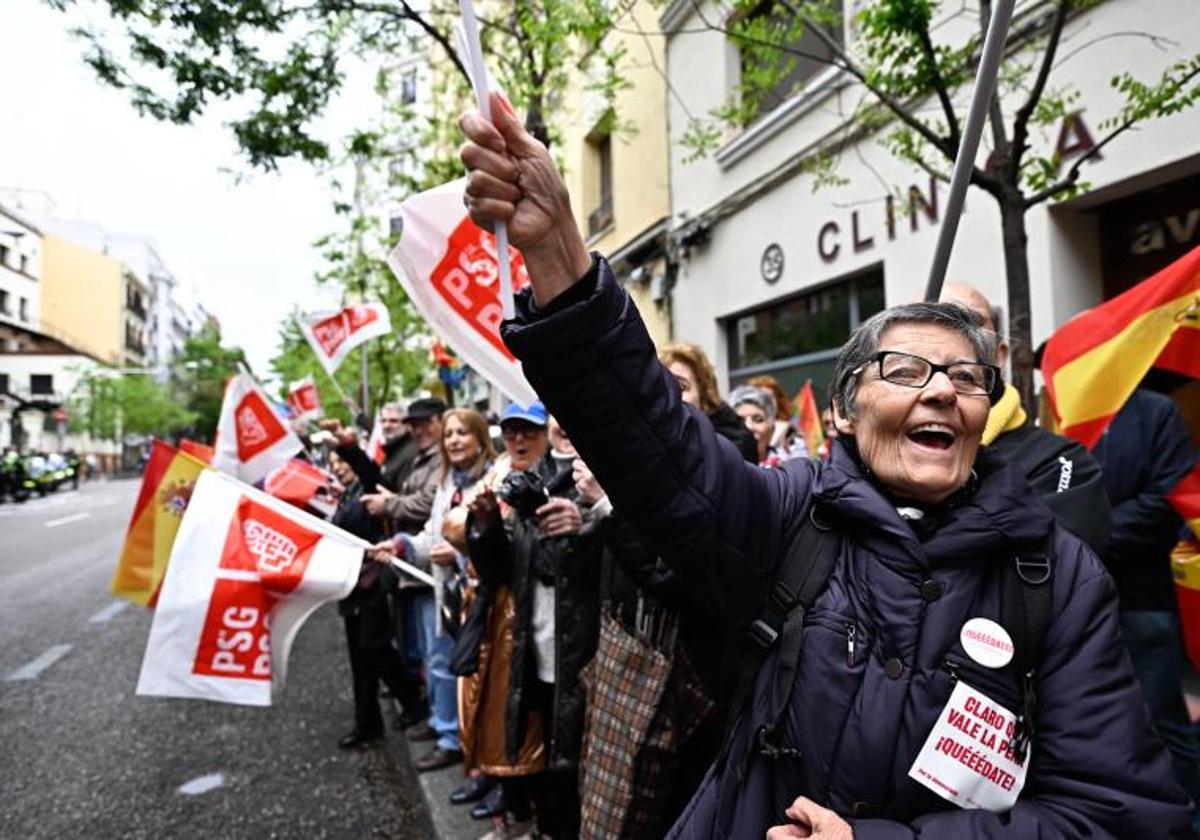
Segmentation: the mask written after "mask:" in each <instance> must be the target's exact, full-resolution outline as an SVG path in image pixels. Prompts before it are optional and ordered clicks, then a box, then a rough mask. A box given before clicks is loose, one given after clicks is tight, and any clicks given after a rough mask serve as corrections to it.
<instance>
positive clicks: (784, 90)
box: [733, 0, 844, 125]
mask: <svg viewBox="0 0 1200 840" xmlns="http://www.w3.org/2000/svg"><path fill="white" fill-rule="evenodd" d="M831 6H832V8H831V14H835V15H837V17H838V20H836V21H826V22H824V23H823V29H824V31H825V32H826V33H828V34H829V35H830V36H831V37H832V38H833V39H834V40H835V41H837V42H838V43H842V42H843V39H844V32H843V30H844V26H843V22H842V19H841V18H842V9H843V0H837V2H835V3H833V4H831ZM794 8H795V5H794V4H792V3H782V2H779V0H763V2H761V3H759V4H758V5H757V6H755V7H754V8H753V9H752V10H751V11H750V12H749V13H747V14H746V15H744V16H743V17H742V18H741V19H740V20H735V21H733V24H734V26H735V27H736V29H737V30H738V31H739V32H743V33H745V36H746V37H744V38H738V37H736V36H734V37H733V43H734V45H735V46H736V47H737V50H738V57H739V70H740V73H741V75H740V77H739V80H738V81H739V83H740V82H741V80H743V79H748V78H752V77H755V76H760V75H762V73H763V72H764V70H769V72H770V73H771V74H772V75H777V76H778V81H776V82H775V84H774V85H773V86H772V87H771V88H770V90H765V91H764V90H756V91H755V92H756V93H757V94H759V95H758V97H757V99H758V101H757V102H756V103H755V107H754V110H753V111H752V112H750V113H746V114H743V115H742V116H743V118H744V119H745V124H746V125H750V124H752V123H754V122H755V121H756V120H758V119H759V118H760V117H762V116H764V115H766V114H769V113H770V112H771V111H774V110H775V109H776V108H778V107H779V106H780V105H782V104H783V103H784V102H786V101H788V100H789V99H791V98H792V97H793V96H794V95H795V94H796V93H798V92H799V90H800V88H802V87H803V86H804V84H805V82H807V81H808V80H809V79H812V78H813V77H814V76H817V75H819V74H820V73H822V72H824V71H825V70H826V69H828V68H829V67H830V66H831V65H832V63H833V58H834V55H833V51H832V50H831V49H830V48H829V47H828V46H827V45H826V44H825V42H824V41H823V40H822V39H821V38H820V37H818V36H817V35H815V34H813V32H812V31H811V29H810V28H809V27H808V26H805V27H803V30H804V31H803V34H802V35H801V36H800V37H799V38H798V39H796V38H794V37H791V36H790V33H791V31H792V30H794V29H795V28H796V27H795V15H794V12H793V11H792V10H793V9H794ZM781 39H783V40H785V42H786V49H776V48H773V47H763V46H762V44H763V43H764V42H765V43H768V44H770V43H777V42H779V41H780V40H781Z"/></svg>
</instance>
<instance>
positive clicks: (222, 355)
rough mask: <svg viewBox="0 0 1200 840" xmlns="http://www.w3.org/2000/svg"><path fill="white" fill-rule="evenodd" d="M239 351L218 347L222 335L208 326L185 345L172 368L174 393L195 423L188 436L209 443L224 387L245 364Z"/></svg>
mask: <svg viewBox="0 0 1200 840" xmlns="http://www.w3.org/2000/svg"><path fill="white" fill-rule="evenodd" d="M245 362H246V354H245V353H244V352H243V351H242V349H241V348H240V347H226V346H224V345H223V344H222V343H221V331H220V329H218V328H217V327H216V326H215V325H211V324H210V325H208V326H206V327H204V328H203V329H202V330H200V332H199V333H197V334H196V335H193V336H190V337H189V338H188V339H187V341H185V342H184V345H183V350H182V351H181V352H180V353H179V355H178V357H176V359H175V361H174V363H173V368H172V380H173V387H174V390H175V393H176V394H177V396H178V398H179V400H180V402H181V404H182V405H184V406H185V407H186V408H187V410H188V411H189V412H191V413H192V415H193V417H194V420H193V423H192V425H191V426H190V428H189V429H188V433H189V434H190V435H191V436H192V437H195V438H196V439H198V440H200V441H206V442H211V441H212V439H213V436H214V435H215V434H216V431H217V422H218V421H219V420H220V418H221V401H222V399H223V398H224V396H225V383H226V382H228V381H229V378H230V377H231V376H233V375H234V374H235V373H237V371H238V365H240V364H245Z"/></svg>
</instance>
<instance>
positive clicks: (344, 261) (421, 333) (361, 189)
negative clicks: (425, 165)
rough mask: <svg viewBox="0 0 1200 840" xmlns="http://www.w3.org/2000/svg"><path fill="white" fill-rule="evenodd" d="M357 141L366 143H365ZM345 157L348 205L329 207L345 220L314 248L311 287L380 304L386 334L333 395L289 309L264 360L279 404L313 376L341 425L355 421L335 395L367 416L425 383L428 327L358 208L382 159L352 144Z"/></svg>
mask: <svg viewBox="0 0 1200 840" xmlns="http://www.w3.org/2000/svg"><path fill="white" fill-rule="evenodd" d="M362 142H363V143H364V144H365V143H366V142H368V141H367V140H366V139H365V137H364V139H363V141H362ZM351 154H352V156H353V160H352V164H353V168H354V170H355V179H354V187H353V195H352V198H351V201H350V202H346V201H338V202H336V203H335V205H334V209H335V211H336V213H337V215H338V217H339V218H340V219H342V220H343V222H344V226H343V227H342V229H340V230H338V231H336V232H334V233H330V234H328V235H326V236H324V237H322V238H321V239H319V240H317V242H316V243H315V245H316V247H317V248H319V249H320V250H321V256H322V258H323V259H324V262H325V266H324V268H323V269H322V270H321V271H320V272H318V274H317V276H316V280H317V283H318V285H320V286H324V287H326V288H331V289H334V290H336V291H337V292H338V294H339V296H340V297H341V299H342V304H343V305H345V304H347V303H351V302H358V301H367V302H375V301H379V302H382V303H383V304H385V305H386V306H387V308H388V314H389V316H390V319H391V323H392V331H391V332H390V333H389V334H388V335H385V336H380V337H378V338H375V339H372V340H371V341H370V342H368V343H367V344H365V345H363V347H362V348H360V349H358V350H356V351H355V352H354V353H353V354H352V355H351V356H350V357H348V358H347V359H346V360H345V361H344V362H343V363H342V365H341V367H340V368H339V369H338V370H337V371H336V377H337V385H338V386H340V391H339V388H338V387H335V385H334V382H333V381H332V380H331V378H330V377H329V375H328V374H327V373H326V372H325V369H324V368H323V367H322V366H321V364H320V362H319V361H318V360H317V357H316V356H315V355H314V354H313V352H312V349H311V348H310V347H309V346H308V342H307V341H306V340H305V338H304V335H303V333H301V331H300V327H299V324H298V322H297V319H298V318H299V317H301V314H302V313H300V312H299V311H294V312H293V313H292V315H291V317H290V318H289V319H288V320H287V321H285V322H284V324H283V325H282V328H281V332H280V348H281V349H280V352H279V353H278V354H277V355H276V356H275V357H274V358H273V359H272V360H271V369H272V371H273V372H274V373H275V375H276V376H277V377H278V378H279V380H280V392H279V393H280V396H281V398H286V395H287V388H288V385H289V384H290V383H292V382H295V381H296V380H298V379H301V378H303V377H304V376H312V377H313V381H314V383H315V384H316V386H317V391H318V393H319V394H320V396H321V404H322V406H323V407H324V409H325V412H326V413H327V414H328V415H329V416H332V417H337V418H339V419H341V420H342V421H343V422H347V421H350V420H352V419H356V418H353V417H351V416H350V415H351V412H350V407H349V406H348V405H346V403H344V402H343V401H342V394H345V395H346V396H347V398H349V399H350V400H353V401H354V403H355V407H356V408H357V409H358V410H361V411H370V410H371V409H372V408H377V407H379V406H381V405H383V404H385V403H387V402H390V401H392V400H394V399H397V398H399V397H400V396H401V395H403V394H407V393H411V392H412V391H413V390H414V389H415V388H417V387H418V386H419V385H421V384H422V382H423V381H424V380H425V379H426V378H427V375H428V370H429V367H430V361H429V351H428V349H427V348H428V345H429V338H428V336H429V331H428V328H427V327H426V325H425V322H424V320H423V319H422V318H421V317H420V316H419V315H418V314H417V313H416V310H415V309H414V308H413V306H412V303H411V302H410V301H409V299H408V296H407V295H406V294H405V293H404V290H403V289H401V287H400V285H399V284H398V283H397V282H396V281H395V279H394V278H393V277H392V276H391V270H390V269H389V268H388V266H387V263H386V262H385V261H384V257H385V255H386V253H387V251H388V250H390V249H391V247H393V246H394V244H395V242H394V241H393V240H392V239H391V238H390V235H389V233H388V231H387V230H385V229H384V228H383V223H382V220H381V219H380V218H379V217H378V216H376V215H372V214H370V213H368V212H366V210H365V209H364V208H365V206H367V204H369V203H374V201H375V200H377V198H378V196H377V195H376V194H375V193H374V192H373V191H372V189H371V187H370V186H369V185H370V184H377V185H379V184H383V183H384V178H383V175H382V173H381V169H382V167H383V163H384V161H385V160H386V158H384V156H382V155H376V154H373V150H372V149H370V148H367V147H365V146H364V145H359V146H357V147H355V146H352V147H351ZM334 187H335V189H340V188H341V185H340V184H338V183H337V182H336V181H335V182H334ZM362 353H366V354H367V383H368V393H367V395H366V404H365V405H364V404H363V399H362V397H361V385H362V379H361V372H362V365H361V358H362V357H361V354H362ZM356 362H357V363H356Z"/></svg>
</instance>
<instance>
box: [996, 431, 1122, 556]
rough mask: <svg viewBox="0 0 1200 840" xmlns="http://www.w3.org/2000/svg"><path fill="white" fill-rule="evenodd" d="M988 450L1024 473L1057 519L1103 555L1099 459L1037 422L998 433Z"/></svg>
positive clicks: (1106, 520)
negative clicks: (1037, 424)
mask: <svg viewBox="0 0 1200 840" xmlns="http://www.w3.org/2000/svg"><path fill="white" fill-rule="evenodd" d="M988 451H989V452H991V453H992V454H993V455H998V456H999V457H1001V458H1003V459H1006V460H1007V461H1008V462H1009V463H1011V464H1012V465H1013V467H1014V468H1015V469H1016V470H1017V472H1019V473H1020V474H1021V475H1023V476H1025V480H1026V481H1028V482H1029V483H1030V484H1031V485H1032V486H1033V489H1034V490H1036V491H1037V492H1038V495H1040V496H1041V497H1042V501H1043V502H1045V503H1046V507H1048V508H1050V512H1051V513H1053V514H1054V518H1055V519H1057V520H1058V523H1059V524H1060V525H1062V526H1063V527H1064V528H1066V529H1067V530H1068V531H1070V532H1071V533H1072V534H1074V535H1075V536H1077V537H1079V539H1081V540H1083V541H1084V542H1085V543H1087V544H1088V547H1089V548H1091V549H1092V551H1094V552H1096V554H1097V555H1098V556H1100V557H1103V556H1104V548H1105V546H1106V545H1107V544H1108V531H1109V527H1110V525H1111V522H1112V513H1111V511H1110V510H1109V505H1108V496H1106V495H1105V493H1104V478H1103V475H1102V474H1101V470H1100V465H1099V464H1098V463H1096V459H1095V458H1093V457H1092V455H1091V453H1089V452H1088V451H1087V449H1085V448H1084V447H1083V446H1081V445H1080V444H1079V443H1077V442H1075V441H1073V440H1071V439H1070V438H1066V437H1063V436H1062V435H1056V434H1054V433H1053V432H1048V431H1046V430H1045V429H1040V428H1038V427H1037V426H1022V427H1021V428H1019V429H1014V430H1013V431H1011V432H1005V433H1004V434H1002V435H1000V436H999V437H998V438H996V440H995V441H993V442H992V444H991V445H990V446H989V447H988Z"/></svg>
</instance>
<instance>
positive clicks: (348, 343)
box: [298, 303, 392, 376]
mask: <svg viewBox="0 0 1200 840" xmlns="http://www.w3.org/2000/svg"><path fill="white" fill-rule="evenodd" d="M298 323H299V325H300V332H302V333H303V334H304V338H305V339H306V340H307V341H308V346H309V347H311V348H312V351H313V353H314V354H316V357H317V360H318V361H320V362H321V366H322V367H323V368H325V372H326V373H328V374H329V375H330V376H333V373H334V371H336V370H337V369H338V366H339V365H341V363H342V362H343V361H344V360H345V358H346V356H348V355H349V354H350V351H351V350H353V349H354V348H355V347H358V346H359V345H361V344H363V343H365V342H367V341H370V340H371V339H372V338H378V337H379V336H381V335H387V334H388V333H390V332H391V331H392V320H391V316H390V315H389V314H388V310H387V307H386V306H384V305H383V304H382V303H359V304H354V305H351V306H344V307H342V308H341V309H339V310H338V311H337V312H318V313H315V314H312V315H306V316H304V317H302V318H300V319H298Z"/></svg>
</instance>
